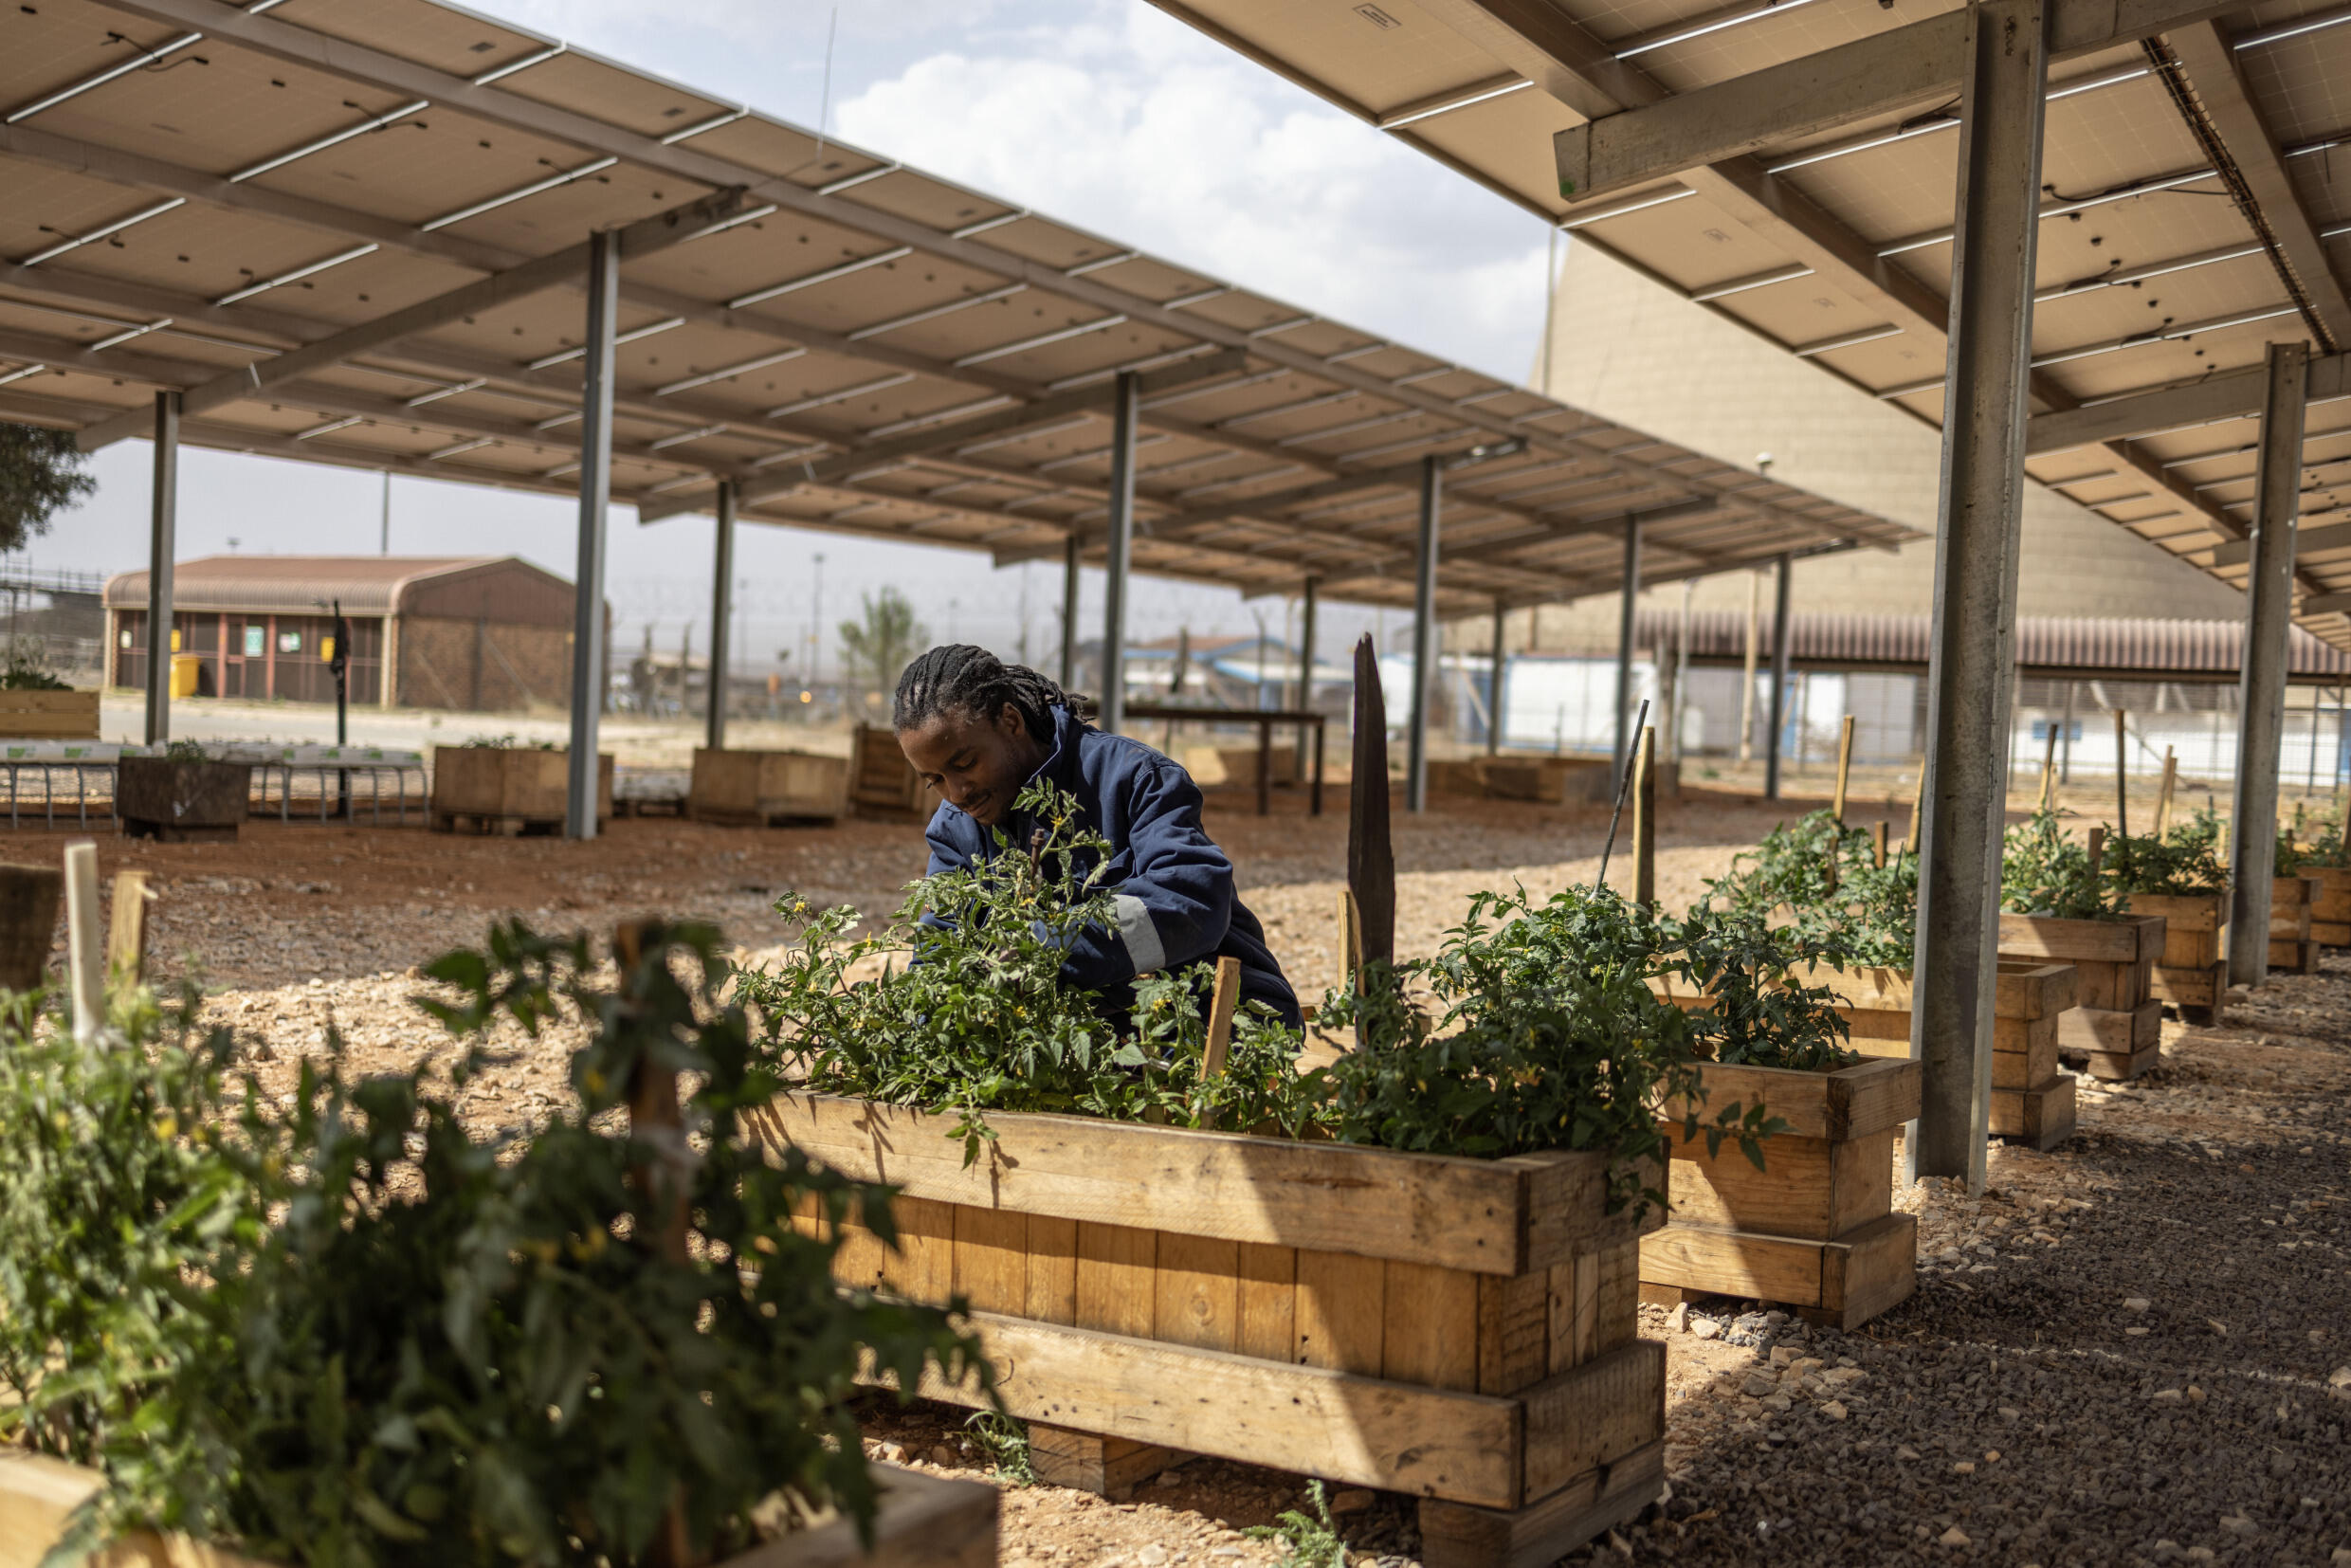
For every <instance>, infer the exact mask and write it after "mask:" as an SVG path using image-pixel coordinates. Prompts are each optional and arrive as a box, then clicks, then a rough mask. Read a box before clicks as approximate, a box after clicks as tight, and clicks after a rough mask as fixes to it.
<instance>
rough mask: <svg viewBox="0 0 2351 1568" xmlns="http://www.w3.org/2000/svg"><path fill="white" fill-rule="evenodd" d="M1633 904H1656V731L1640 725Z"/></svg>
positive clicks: (1634, 780)
mask: <svg viewBox="0 0 2351 1568" xmlns="http://www.w3.org/2000/svg"><path fill="white" fill-rule="evenodd" d="M1632 766H1633V777H1632V902H1633V903H1649V904H1653V903H1656V902H1657V730H1656V726H1654V725H1651V724H1644V725H1642V726H1641V743H1640V745H1639V747H1638V748H1637V749H1636V750H1635V751H1634V753H1633V762H1632Z"/></svg>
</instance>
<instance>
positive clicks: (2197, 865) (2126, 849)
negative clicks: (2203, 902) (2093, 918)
mask: <svg viewBox="0 0 2351 1568" xmlns="http://www.w3.org/2000/svg"><path fill="white" fill-rule="evenodd" d="M2103 872H2104V875H2105V879H2106V881H2107V882H2108V883H2109V884H2111V885H2112V887H2113V889H2114V891H2115V892H2116V893H2118V894H2121V895H2123V897H2126V898H2127V897H2128V896H2129V895H2131V894H2133V893H2167V894H2187V893H2223V892H2226V891H2228V887H2229V871H2228V867H2227V866H2224V865H2222V864H2221V859H2220V818H2219V817H2218V816H2216V815H2214V813H2213V812H2211V811H2197V812H2196V815H2195V816H2193V817H2191V818H2189V819H2188V820H2187V821H2185V822H2177V823H2174V824H2173V825H2172V827H2171V830H2170V831H2168V832H2166V833H2164V834H2163V835H2162V836H2161V837H2160V838H2159V837H2157V836H2156V835H2155V834H2153V833H2146V834H2130V835H2118V836H2117V837H2114V838H2110V839H2108V840H2107V841H2106V853H2105V866H2104V867H2103Z"/></svg>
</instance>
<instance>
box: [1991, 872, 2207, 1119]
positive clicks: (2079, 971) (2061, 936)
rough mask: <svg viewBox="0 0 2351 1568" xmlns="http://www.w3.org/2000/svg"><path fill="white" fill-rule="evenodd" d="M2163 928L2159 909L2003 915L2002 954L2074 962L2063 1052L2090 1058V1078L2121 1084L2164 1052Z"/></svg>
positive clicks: (2063, 1018)
mask: <svg viewBox="0 0 2351 1568" xmlns="http://www.w3.org/2000/svg"><path fill="white" fill-rule="evenodd" d="M2165 929H2166V923H2165V921H2164V918H2163V917H2162V916H2160V915H2154V914H2134V915H2131V916H2129V917H2127V918H2126V919H2123V920H2119V921H2065V920H2051V919H2049V918H2047V917H2044V916H2039V915H2002V916H2001V917H2000V957H2001V958H2002V959H2003V960H2011V961H2014V960H2023V961H2027V962H2043V963H2046V962H2052V961H2053V962H2059V963H2065V964H2069V965H2071V966H2072V968H2073V973H2074V1001H2073V1005H2072V1007H2070V1008H2069V1009H2066V1010H2065V1011H2063V1012H2060V1013H2059V1015H2058V1022H2057V1051H2058V1055H2059V1057H2060V1058H2061V1059H2064V1060H2068V1061H2079V1062H2083V1063H2085V1064H2086V1065H2087V1068H2088V1071H2089V1074H2090V1076H2091V1077H2093V1078H2097V1079H2102V1080H2105V1081H2106V1082H2109V1083H2122V1082H2126V1081H2128V1080H2130V1079H2133V1078H2137V1077H2138V1076H2140V1075H2141V1073H2143V1072H2145V1071H2146V1070H2147V1069H2148V1068H2150V1067H2154V1066H2155V1065H2156V1062H2157V1061H2158V1059H2159V1058H2160V1054H2161V1050H2160V1048H2161V1045H2162V1035H2163V1004H2162V1002H2161V1001H2160V1000H2159V999H2158V998H2157V997H2156V995H2155V994H2154V990H2153V987H2154V983H2155V969H2156V964H2157V962H2158V961H2159V960H2160V958H2161V957H2162V956H2163V943H2164V932H2165Z"/></svg>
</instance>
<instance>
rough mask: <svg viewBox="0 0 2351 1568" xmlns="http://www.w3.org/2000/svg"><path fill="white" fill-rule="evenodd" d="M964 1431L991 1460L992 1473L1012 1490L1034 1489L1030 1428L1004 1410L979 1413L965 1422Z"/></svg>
mask: <svg viewBox="0 0 2351 1568" xmlns="http://www.w3.org/2000/svg"><path fill="white" fill-rule="evenodd" d="M963 1430H964V1431H968V1432H970V1433H971V1434H972V1441H973V1442H975V1443H977V1444H978V1445H979V1449H980V1451H981V1452H982V1453H984V1454H986V1455H987V1456H988V1472H989V1473H990V1474H991V1475H993V1476H994V1477H995V1478H996V1479H997V1480H998V1481H1001V1482H1003V1483H1004V1484H1005V1485H1007V1486H1035V1485H1036V1484H1037V1472H1036V1468H1035V1467H1034V1466H1032V1465H1031V1464H1030V1460H1029V1428H1028V1425H1027V1424H1026V1423H1025V1422H1023V1421H1021V1420H1019V1419H1018V1418H1016V1417H1014V1416H1011V1415H1007V1414H1005V1413H1004V1412H1002V1411H1000V1410H975V1411H974V1412H972V1413H971V1414H970V1415H968V1416H966V1417H965V1418H964V1422H963Z"/></svg>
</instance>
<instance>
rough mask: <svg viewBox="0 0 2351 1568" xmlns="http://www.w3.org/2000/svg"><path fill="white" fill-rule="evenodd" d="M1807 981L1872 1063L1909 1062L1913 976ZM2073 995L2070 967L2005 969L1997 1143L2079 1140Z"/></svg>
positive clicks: (2043, 1145) (1871, 974)
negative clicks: (2061, 1060) (2065, 1051)
mask: <svg viewBox="0 0 2351 1568" xmlns="http://www.w3.org/2000/svg"><path fill="white" fill-rule="evenodd" d="M1800 978H1801V979H1802V980H1803V982H1804V983H1805V984H1806V985H1825V986H1828V987H1830V988H1831V989H1832V990H1833V991H1834V992H1835V993H1836V994H1837V995H1838V997H1839V998H1840V999H1841V1001H1842V1002H1843V1005H1842V1006H1841V1007H1839V1008H1838V1010H1837V1011H1838V1012H1841V1013H1843V1014H1844V1015H1845V1021H1846V1024H1847V1025H1848V1027H1849V1028H1850V1030H1852V1035H1851V1038H1850V1040H1849V1041H1848V1042H1847V1043H1848V1044H1850V1046H1851V1047H1852V1048H1853V1049H1855V1050H1857V1051H1860V1052H1861V1053H1862V1054H1863V1055H1865V1056H1898V1057H1903V1058H1905V1059H1906V1058H1907V1057H1908V1056H1909V1054H1910V972H1909V971H1908V970H1906V969H1850V970H1835V969H1826V968H1814V969H1812V970H1809V971H1807V972H1805V973H1804V974H1803V975H1801V976H1800ZM2074 988H2075V977H2074V971H2073V968H2072V966H2071V965H2069V964H2045V963H2035V962H2032V961H2031V960H2029V959H2018V960H2014V961H2011V960H2008V959H2002V960H2001V961H2000V966H1999V975H1998V977H1997V982H1996V986H1995V989H1994V993H1993V1004H1992V1135H1993V1136H1994V1137H1995V1138H2007V1139H2014V1140H2016V1141H2017V1142H2020V1143H2029V1144H2031V1145H2032V1147H2034V1148H2036V1149H2053V1148H2055V1147H2056V1146H2057V1145H2058V1144H2060V1143H2063V1142H2064V1141H2065V1140H2067V1139H2069V1138H2071V1137H2072V1136H2073V1122H2074V1105H2073V1076H2072V1074H2070V1073H2068V1072H2064V1071H2061V1070H2060V1069H2059V1067H2058V1064H2057V1050H2058V1033H2059V1030H2060V1028H2061V1027H2062V1021H2063V1019H2064V1018H2065V1015H2066V1013H2067V1012H2069V1010H2071V1009H2072V1007H2073V1006H2074V998H2075V994H2076V993H2075V989H2074ZM1768 1158H1769V1157H1768V1156H1766V1160H1767V1161H1768Z"/></svg>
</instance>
